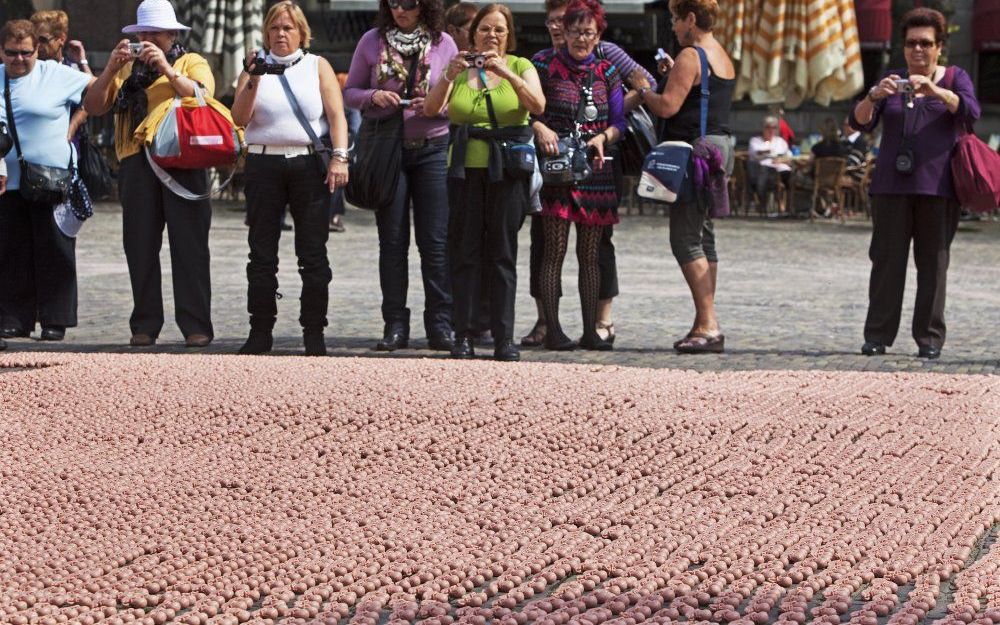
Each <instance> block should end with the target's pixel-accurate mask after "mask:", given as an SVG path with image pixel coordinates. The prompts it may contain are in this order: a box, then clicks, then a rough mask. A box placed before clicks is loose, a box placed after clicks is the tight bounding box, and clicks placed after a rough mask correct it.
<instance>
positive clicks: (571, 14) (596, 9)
mask: <svg viewBox="0 0 1000 625" xmlns="http://www.w3.org/2000/svg"><path fill="white" fill-rule="evenodd" d="M587 20H594V26H595V27H596V28H597V32H599V33H603V32H604V30H605V29H606V28H607V27H608V20H607V18H606V17H605V15H604V7H602V6H601V5H600V3H599V2H597V0H573V1H572V2H570V3H569V6H567V7H566V14H565V15H563V28H569V27H570V26H573V25H575V24H579V23H580V22H585V21H587Z"/></svg>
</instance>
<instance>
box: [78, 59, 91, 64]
mask: <svg viewBox="0 0 1000 625" xmlns="http://www.w3.org/2000/svg"><path fill="white" fill-rule="evenodd" d="M76 64H77V65H90V63H88V62H87V59H80V60H79V61H77V63H76Z"/></svg>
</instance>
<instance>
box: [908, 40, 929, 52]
mask: <svg viewBox="0 0 1000 625" xmlns="http://www.w3.org/2000/svg"><path fill="white" fill-rule="evenodd" d="M903 45H904V46H906V47H907V48H909V49H910V50H913V49H914V48H922V49H924V50H927V49H930V48H934V47H937V42H936V41H931V40H930V39H907V40H906V41H905V42H904V43H903Z"/></svg>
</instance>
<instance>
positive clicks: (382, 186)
mask: <svg viewBox="0 0 1000 625" xmlns="http://www.w3.org/2000/svg"><path fill="white" fill-rule="evenodd" d="M419 62H420V55H419V54H414V55H413V61H411V62H410V72H409V74H408V75H407V77H406V86H405V88H404V91H403V98H404V99H409V98H410V97H411V95H412V94H413V84H414V83H415V82H416V79H417V64H418V63H419ZM354 143H355V146H354V152H353V153H352V154H351V162H350V170H349V172H348V178H347V186H346V187H344V198H345V199H346V200H347V201H348V202H350V203H351V204H353V205H354V206H357V207H358V208H364V209H367V210H373V211H377V210H380V209H382V208H383V207H385V206H389V205H390V204H392V203H393V201H394V200H395V199H396V187H397V186H398V185H399V170H400V168H401V166H402V162H403V111H402V109H401V110H400V111H399V113H397V114H395V115H390V116H389V117H387V118H385V119H366V120H364V121H362V122H361V128H360V129H359V130H358V137H357V139H356V140H355V142H354Z"/></svg>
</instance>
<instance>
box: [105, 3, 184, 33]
mask: <svg viewBox="0 0 1000 625" xmlns="http://www.w3.org/2000/svg"><path fill="white" fill-rule="evenodd" d="M136 18H137V19H136V23H135V24H132V25H131V26H126V27H125V28H123V29H122V32H123V33H125V34H129V35H130V34H133V33H144V32H156V31H162V30H191V28H190V27H188V26H185V25H184V24H181V23H180V22H178V21H177V14H176V13H174V5H172V4H170V0H142V2H141V3H140V4H139V9H138V10H137V11H136Z"/></svg>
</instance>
